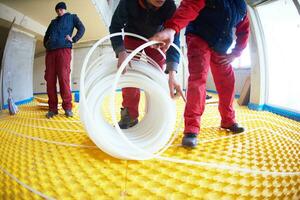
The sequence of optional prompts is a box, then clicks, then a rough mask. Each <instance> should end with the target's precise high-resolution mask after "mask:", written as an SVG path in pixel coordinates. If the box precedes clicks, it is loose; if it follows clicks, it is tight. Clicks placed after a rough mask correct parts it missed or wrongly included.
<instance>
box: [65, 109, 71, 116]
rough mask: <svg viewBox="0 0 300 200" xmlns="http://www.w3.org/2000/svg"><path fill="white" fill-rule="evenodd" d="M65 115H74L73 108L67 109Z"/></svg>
mask: <svg viewBox="0 0 300 200" xmlns="http://www.w3.org/2000/svg"><path fill="white" fill-rule="evenodd" d="M65 115H66V117H73V112H72V110H65Z"/></svg>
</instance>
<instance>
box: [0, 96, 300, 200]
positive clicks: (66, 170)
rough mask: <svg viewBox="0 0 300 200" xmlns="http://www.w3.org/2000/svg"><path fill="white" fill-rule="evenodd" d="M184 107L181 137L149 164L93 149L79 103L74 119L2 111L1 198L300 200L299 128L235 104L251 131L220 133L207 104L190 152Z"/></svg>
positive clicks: (35, 110) (32, 109)
mask: <svg viewBox="0 0 300 200" xmlns="http://www.w3.org/2000/svg"><path fill="white" fill-rule="evenodd" d="M214 98H215V96H214ZM120 99H121V98H120V96H118V100H117V101H118V102H117V103H120ZM142 102H143V101H142ZM106 104H107V105H108V102H106ZM141 106H143V105H142V104H141ZM105 108H107V106H106V105H105V106H104V109H103V112H104V113H105V115H106V116H109V112H108V110H107V109H105ZM183 108H184V104H183V102H182V101H180V100H178V101H177V109H178V111H179V112H178V121H177V125H176V130H177V131H179V133H180V134H179V135H178V137H177V138H176V140H175V141H174V143H173V144H172V146H171V147H170V148H169V149H167V151H165V152H164V153H163V155H161V157H160V158H159V159H154V160H148V161H124V160H118V159H115V158H112V157H110V156H108V155H106V154H105V153H103V152H102V151H101V150H99V149H98V148H97V147H95V145H94V143H93V142H92V141H91V140H90V139H89V137H88V136H87V134H86V132H85V130H84V126H83V124H82V123H81V122H80V119H79V116H78V108H77V104H75V108H74V113H75V116H74V117H73V118H66V117H65V116H64V115H63V112H62V111H60V114H59V115H58V116H56V117H54V118H53V119H46V118H45V110H41V109H40V108H39V107H38V106H37V102H32V103H30V104H27V105H23V106H21V107H20V112H19V113H18V114H17V115H16V116H9V115H8V113H7V111H4V113H2V114H0V199H5V200H6V199H42V198H46V199H180V200H182V199H214V200H215V199H216V200H219V199H224V200H225V199H226V200H227V199H240V200H242V199H272V200H273V199H295V200H299V199H300V123H299V122H296V121H293V120H290V119H287V118H284V117H281V116H278V115H275V114H272V113H269V112H256V111H251V110H249V109H247V107H239V106H238V105H236V115H237V120H238V122H239V123H240V124H242V125H243V126H244V127H245V128H246V131H245V132H244V133H242V134H239V135H231V134H230V133H228V132H226V131H224V130H221V129H219V123H220V117H219V113H218V108H217V106H216V104H209V105H207V106H206V109H205V114H204V116H203V118H202V123H201V126H202V127H201V133H200V135H199V145H198V147H197V148H196V149H193V150H188V149H184V148H182V147H181V146H180V142H181V137H182V135H181V132H182V130H183V123H182V121H181V120H180V119H181V118H180V114H182V111H183ZM141 110H142V109H141ZM107 120H108V121H110V119H109V117H108V119H107Z"/></svg>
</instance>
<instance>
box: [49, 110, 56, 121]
mask: <svg viewBox="0 0 300 200" xmlns="http://www.w3.org/2000/svg"><path fill="white" fill-rule="evenodd" d="M57 114H58V112H57V111H56V112H54V111H50V110H49V111H48V112H47V114H46V117H47V118H48V119H50V118H52V117H54V116H55V115H57Z"/></svg>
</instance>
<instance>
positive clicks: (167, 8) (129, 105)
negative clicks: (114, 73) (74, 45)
mask: <svg viewBox="0 0 300 200" xmlns="http://www.w3.org/2000/svg"><path fill="white" fill-rule="evenodd" d="M175 10H176V5H175V3H174V0H120V2H119V5H118V7H117V8H116V11H115V12H114V15H113V17H112V21H111V25H110V27H109V30H110V33H111V34H112V33H117V32H121V31H122V29H123V28H124V30H125V32H130V33H135V34H138V35H141V36H143V37H145V38H150V37H152V36H153V35H154V34H155V33H157V32H159V31H161V30H162V29H163V24H164V23H165V22H166V21H167V20H168V19H170V18H171V17H172V15H173V14H174V12H175ZM111 42H112V46H113V49H114V51H115V53H116V55H117V57H118V66H117V67H118V68H119V67H120V65H121V64H122V62H123V61H124V60H125V59H126V57H127V55H128V54H127V52H126V49H130V50H134V49H136V48H137V47H139V46H140V45H142V44H144V43H145V41H143V40H140V39H136V38H134V37H130V36H125V39H124V41H123V39H122V37H121V36H119V37H113V38H112V39H111ZM174 43H175V44H176V45H177V46H179V34H176V36H175V40H174ZM145 53H146V54H147V55H148V56H149V57H150V58H152V59H153V60H154V61H155V62H156V63H157V64H158V65H159V66H160V67H161V68H162V69H163V68H164V65H165V63H166V65H167V67H166V73H168V74H169V88H170V95H171V97H174V90H176V91H177V92H179V94H180V95H181V96H183V94H182V91H181V88H180V85H179V84H178V83H177V81H176V79H175V74H176V71H177V67H178V63H179V57H180V55H179V53H178V52H177V51H176V49H175V48H173V47H171V48H170V49H169V50H168V51H167V55H166V60H165V59H164V57H163V56H162V55H161V54H160V53H159V52H158V51H157V50H156V49H152V48H150V47H148V48H146V49H145ZM125 72H126V69H125V70H124V73H125ZM122 96H123V102H122V106H123V108H121V120H120V121H119V126H120V128H121V129H127V128H130V127H132V126H134V125H136V124H137V123H138V116H139V111H138V105H139V101H140V90H139V89H137V88H123V89H122Z"/></svg>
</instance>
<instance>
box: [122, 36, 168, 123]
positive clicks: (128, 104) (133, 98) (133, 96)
mask: <svg viewBox="0 0 300 200" xmlns="http://www.w3.org/2000/svg"><path fill="white" fill-rule="evenodd" d="M144 43H145V42H144V41H142V40H139V39H135V38H132V37H125V41H124V44H125V48H126V49H130V50H134V49H136V48H137V47H139V46H140V45H142V44H144ZM145 53H146V55H148V56H149V57H150V58H152V59H153V60H154V61H155V62H156V63H157V64H158V65H159V66H160V67H161V68H162V69H163V66H164V64H165V59H164V57H163V56H162V55H161V54H160V53H159V52H158V51H157V50H156V49H153V48H150V47H148V48H146V49H145ZM122 96H123V102H122V106H123V107H124V108H127V109H128V112H129V116H130V117H131V118H133V119H135V118H137V117H138V116H139V110H138V107H139V102H140V89H137V88H123V89H122Z"/></svg>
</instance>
